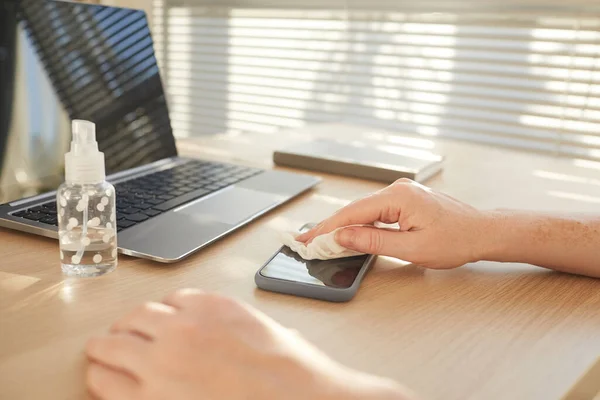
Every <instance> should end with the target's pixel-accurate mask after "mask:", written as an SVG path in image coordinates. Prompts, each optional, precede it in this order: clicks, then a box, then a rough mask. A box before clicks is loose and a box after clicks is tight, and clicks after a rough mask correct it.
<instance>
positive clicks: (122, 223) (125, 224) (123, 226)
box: [117, 219, 135, 229]
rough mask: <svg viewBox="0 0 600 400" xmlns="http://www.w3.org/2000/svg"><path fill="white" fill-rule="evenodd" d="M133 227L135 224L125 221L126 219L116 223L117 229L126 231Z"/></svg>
mask: <svg viewBox="0 0 600 400" xmlns="http://www.w3.org/2000/svg"><path fill="white" fill-rule="evenodd" d="M134 225H135V222H132V221H127V220H126V219H122V220H119V221H117V228H119V229H126V228H129V227H131V226H134Z"/></svg>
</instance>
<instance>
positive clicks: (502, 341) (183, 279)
mask: <svg viewBox="0 0 600 400" xmlns="http://www.w3.org/2000/svg"><path fill="white" fill-rule="evenodd" d="M332 132H334V133H337V134H339V135H345V136H346V137H348V138H354V139H357V140H359V139H361V140H362V139H364V140H369V141H371V142H376V143H380V144H381V145H392V146H393V145H394V144H399V143H400V144H401V143H410V144H413V145H418V146H421V147H422V148H429V147H431V148H433V150H434V151H440V152H442V153H444V154H445V155H446V156H447V164H446V168H445V171H444V173H443V174H442V175H440V176H438V177H436V178H434V179H433V180H431V181H430V182H429V184H430V185H431V186H432V187H434V188H436V189H440V190H443V191H446V192H448V193H449V194H451V195H453V196H455V197H457V198H460V199H463V200H465V201H467V202H470V203H472V204H474V205H476V206H479V207H484V208H490V207H519V208H526V209H539V210H566V211H573V210H580V211H586V210H587V211H597V210H598V209H600V170H599V169H597V168H598V165H597V164H593V163H589V162H584V161H580V162H574V161H572V160H566V159H559V158H553V157H548V156H542V155H530V154H524V153H519V152H515V151H509V150H503V149H493V148H489V147H482V146H477V145H473V144H466V143H454V142H444V141H435V143H434V142H433V141H429V140H426V139H420V140H417V141H415V140H414V139H407V138H403V137H401V136H399V135H392V136H389V137H387V139H386V138H385V137H384V136H382V135H381V134H380V133H379V132H377V131H374V130H370V129H359V128H355V127H354V128H353V127H344V126H339V125H336V126H329V127H325V128H323V127H322V128H319V129H305V130H304V132H301V131H296V132H289V133H280V134H277V135H224V136H220V137H216V138H205V139H201V140H195V141H181V142H180V148H181V151H182V153H183V154H184V155H196V156H199V157H205V158H214V159H222V160H223V159H230V160H234V161H237V162H239V163H241V164H248V165H252V166H262V167H271V162H270V154H271V151H272V150H273V149H274V148H275V147H278V146H281V145H282V144H285V143H291V142H294V141H301V140H305V137H304V135H305V134H310V135H316V136H321V135H326V134H329V133H332ZM381 186H382V185H379V184H376V183H370V182H365V181H359V180H353V179H345V178H341V177H334V176H324V182H323V183H322V184H321V185H320V186H319V187H318V188H317V189H316V190H314V191H313V192H311V193H308V194H306V195H304V196H303V197H301V198H298V199H297V200H295V201H293V202H291V203H289V204H288V205H286V206H284V207H282V208H280V209H278V210H276V211H275V212H273V213H271V214H269V215H267V216H265V217H264V218H262V219H260V220H259V221H258V222H256V223H254V224H251V225H249V226H247V227H246V228H244V229H242V230H240V231H238V232H237V233H235V234H233V235H231V236H229V237H228V238H226V239H225V240H222V241H221V242H220V243H218V244H216V245H214V246H212V247H210V248H208V249H207V250H205V251H202V252H200V253H198V254H197V255H194V256H192V257H190V258H189V259H187V260H186V261H184V262H181V263H180V264H177V265H161V264H156V263H152V262H148V261H143V260H136V259H131V258H125V257H122V258H121V259H120V265H119V268H118V270H117V271H116V272H114V273H112V274H109V275H107V276H104V277H101V278H97V279H65V278H63V276H62V275H61V273H60V267H59V265H58V254H57V253H58V249H57V244H56V243H55V242H54V241H52V240H47V239H43V238H38V237H35V236H30V235H26V234H20V233H15V232H10V231H6V230H4V231H0V254H1V255H2V261H1V263H0V398H1V399H7V400H18V399H27V400H33V399H45V400H54V399H56V400H70V399H82V398H85V394H84V393H85V390H84V386H83V365H84V357H83V354H82V349H83V346H84V343H85V342H86V340H87V338H89V337H90V336H91V335H92V334H95V333H99V332H102V331H104V330H105V329H106V328H107V327H108V325H109V324H110V323H111V322H113V321H114V320H115V319H116V318H117V317H119V316H121V315H122V314H123V313H124V312H126V311H128V310H130V309H132V308H133V307H135V306H136V305H137V304H139V303H141V302H143V301H146V300H155V299H160V298H161V297H162V296H163V295H164V294H165V293H167V292H169V291H171V290H173V289H176V288H181V287H198V288H202V289H205V290H208V291H216V292H220V293H223V294H226V295H231V296H234V297H236V298H238V299H242V300H244V301H246V302H248V303H250V304H252V305H254V306H256V307H258V308H259V309H261V310H263V311H264V312H266V313H267V314H269V315H271V316H272V317H274V318H275V319H276V320H278V321H280V322H281V323H282V324H284V325H286V326H289V327H293V328H295V329H298V330H299V331H301V332H302V333H303V334H304V335H306V337H308V339H310V340H311V341H313V342H315V343H316V344H317V345H319V347H321V348H322V349H323V350H324V351H326V352H327V353H328V354H330V355H331V356H333V357H334V358H336V359H338V360H340V361H341V362H343V363H345V364H347V365H350V366H352V367H355V368H358V369H361V370H364V371H368V372H371V373H374V374H381V375H385V376H389V377H392V378H394V379H397V380H399V381H401V382H403V383H405V384H407V385H408V386H409V387H411V388H413V389H414V390H416V391H417V392H418V393H420V394H421V395H422V396H423V398H425V399H444V400H453V399H456V400H459V399H460V400H465V399H486V400H493V399H511V400H517V399H558V398H561V397H562V396H563V395H565V393H567V392H568V391H569V390H570V388H572V387H573V385H575V384H576V382H577V381H578V379H579V378H581V377H582V376H584V373H585V372H586V371H587V370H588V369H589V368H590V367H591V366H592V365H593V364H594V362H595V361H596V359H597V358H598V356H600V339H599V338H600V280H594V279H588V278H583V277H577V276H569V275H565V274H559V273H553V272H548V271H545V270H543V269H539V268H535V267H531V266H526V265H515V264H507V265H500V264H493V263H479V264H475V265H468V266H465V267H463V268H460V269H457V270H453V271H445V272H444V271H427V270H424V269H421V268H419V267H415V266H406V265H403V264H402V263H400V262H397V261H392V260H389V259H380V260H378V262H377V263H376V265H375V267H374V269H373V270H372V271H371V273H370V274H369V275H368V276H367V278H366V280H365V282H364V285H363V287H362V288H361V289H360V291H359V293H358V296H357V297H356V298H355V299H354V300H353V301H352V302H350V303H348V304H330V303H325V302H320V301H313V300H308V299H301V298H294V297H289V296H283V295H277V294H271V293H267V292H263V291H259V290H257V289H256V288H255V285H254V281H253V276H254V273H255V272H256V270H257V269H258V268H259V267H260V266H261V265H262V264H263V263H264V261H265V260H267V259H268V258H269V256H270V255H271V254H272V253H273V252H274V251H276V250H277V248H278V246H279V243H278V242H277V238H276V233H275V231H276V230H277V229H279V228H282V227H290V226H291V227H298V226H300V225H302V224H303V223H305V222H307V221H314V220H318V219H320V218H323V217H325V216H327V215H328V214H330V213H331V212H333V211H334V210H336V209H337V208H339V207H340V206H342V205H343V204H345V203H346V202H348V201H350V200H352V199H354V198H356V197H358V196H362V195H364V194H366V193H368V192H371V191H373V190H376V189H378V188H380V187H381ZM591 382H592V386H593V380H591ZM596 382H597V383H598V386H599V387H600V382H598V381H597V380H596ZM586 385H587V386H586V387H587V388H588V389H587V390H588V392H589V390H590V389H589V386H590V379H588V380H587V381H586ZM591 390H593V388H592V389H591ZM579 398H581V397H579Z"/></svg>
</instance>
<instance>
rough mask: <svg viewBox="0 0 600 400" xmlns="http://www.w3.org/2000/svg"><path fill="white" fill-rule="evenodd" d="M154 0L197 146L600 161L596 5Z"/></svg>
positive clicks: (179, 118)
mask: <svg viewBox="0 0 600 400" xmlns="http://www.w3.org/2000/svg"><path fill="white" fill-rule="evenodd" d="M565 3H567V2H564V1H561V2H558V1H553V0H549V1H544V2H542V1H536V0H529V1H521V2H517V1H513V0H505V1H502V2H500V1H496V2H492V1H472V0H464V1H460V0H457V1H454V2H452V1H437V2H436V1H431V0H430V1H427V0H424V1H421V2H407V1H388V0H354V1H334V0H319V1H317V0H314V1H313V0H308V1H307V0H304V1H299V0H298V1H292V0H273V1H260V0H246V1H242V0H239V1H236V0H232V1H229V2H223V1H222V0H221V1H216V0H214V1H209V0H187V1H186V0H154V15H153V21H154V37H155V40H156V46H157V56H158V58H159V63H160V65H161V68H162V70H163V77H164V79H165V83H166V86H167V92H168V97H169V103H170V109H171V112H172V120H173V127H174V130H175V132H176V134H177V135H178V136H182V137H186V136H193V135H201V134H206V133H212V132H223V131H226V130H240V131H258V132H265V133H274V132H277V131H278V130H279V129H281V128H289V127H301V126H303V125H305V124H309V123H319V122H330V121H344V122H349V123H360V124H367V125H370V126H374V127H382V128H388V129H393V130H395V131H400V132H404V133H411V134H417V135H427V136H442V137H452V138H458V139H464V140H469V141H477V142H485V143H491V144H496V145H504V146H513V147H519V148H524V149H528V150H538V151H546V152H552V153H555V154H561V155H567V156H573V157H581V158H589V159H600V129H599V128H600V68H599V67H600V57H598V55H599V53H600V7H599V6H597V5H596V4H595V1H589V0H574V1H569V2H568V5H565Z"/></svg>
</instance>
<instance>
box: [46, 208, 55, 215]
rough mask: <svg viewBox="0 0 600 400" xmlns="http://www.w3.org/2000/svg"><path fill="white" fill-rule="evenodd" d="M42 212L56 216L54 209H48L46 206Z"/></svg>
mask: <svg viewBox="0 0 600 400" xmlns="http://www.w3.org/2000/svg"><path fill="white" fill-rule="evenodd" d="M44 214H47V215H54V216H56V210H49V209H47V208H46V209H45V210H44Z"/></svg>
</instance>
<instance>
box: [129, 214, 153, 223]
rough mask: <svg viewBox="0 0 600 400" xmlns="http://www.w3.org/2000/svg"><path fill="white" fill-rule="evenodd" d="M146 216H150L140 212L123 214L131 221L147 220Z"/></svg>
mask: <svg viewBox="0 0 600 400" xmlns="http://www.w3.org/2000/svg"><path fill="white" fill-rule="evenodd" d="M148 218H150V217H148V216H147V215H144V214H141V213H139V214H131V215H127V216H125V219H126V220H128V221H133V222H143V221H145V220H147V219H148Z"/></svg>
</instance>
